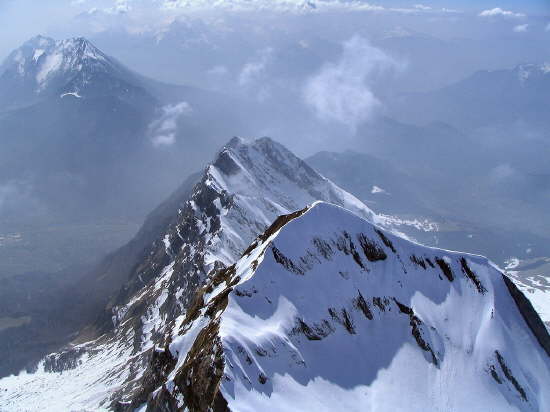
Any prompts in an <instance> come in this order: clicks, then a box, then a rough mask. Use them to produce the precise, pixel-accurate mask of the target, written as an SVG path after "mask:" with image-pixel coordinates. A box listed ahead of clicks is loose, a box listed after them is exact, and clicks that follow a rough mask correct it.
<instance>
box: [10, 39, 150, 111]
mask: <svg viewBox="0 0 550 412" xmlns="http://www.w3.org/2000/svg"><path fill="white" fill-rule="evenodd" d="M135 80H136V79H135V76H134V75H133V73H132V72H131V71H130V70H128V69H126V68H125V67H124V66H122V65H121V64H119V63H118V62H117V61H116V60H115V59H113V58H111V57H109V56H107V55H106V54H105V53H103V52H102V51H101V50H99V49H98V48H97V47H96V46H94V45H93V44H92V43H91V42H90V41H89V40H88V39H86V38H84V37H73V38H68V39H64V40H54V39H52V38H50V37H45V36H42V35H38V36H35V37H33V38H31V39H30V40H28V41H27V42H25V43H24V44H23V45H22V46H21V47H20V48H18V49H16V50H14V51H13V52H12V53H11V54H10V55H9V56H8V58H7V59H6V60H5V61H4V63H3V65H2V67H1V69H0V94H1V95H3V96H2V99H0V100H4V99H5V100H6V102H9V103H11V104H12V105H13V106H16V107H17V106H21V105H27V104H29V103H33V102H35V101H38V100H40V99H42V98H50V97H55V98H63V97H65V96H68V95H72V96H80V97H90V96H95V95H104V94H115V95H124V94H128V93H132V92H135V88H136V86H138V87H139V85H138V84H136V82H135ZM132 89H134V90H132ZM0 103H1V102H0Z"/></svg>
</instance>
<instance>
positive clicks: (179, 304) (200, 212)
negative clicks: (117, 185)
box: [0, 138, 376, 410]
mask: <svg viewBox="0 0 550 412" xmlns="http://www.w3.org/2000/svg"><path fill="white" fill-rule="evenodd" d="M197 180H198V181H197V183H196V185H195V186H194V188H193V189H192V190H190V191H189V192H190V193H191V194H190V196H189V197H187V195H185V196H186V197H184V198H182V199H179V202H178V204H179V207H177V208H176V209H175V210H174V211H173V217H172V218H171V222H170V224H169V225H168V228H167V229H166V230H165V231H163V232H162V235H161V236H159V237H158V239H157V240H156V241H155V242H154V243H153V244H152V245H150V246H149V247H148V248H147V249H146V250H145V251H144V252H143V254H141V255H143V256H144V258H143V259H141V260H139V261H137V262H134V265H135V268H134V269H133V270H132V272H131V274H130V277H129V279H128V281H127V283H126V284H125V285H124V287H123V288H122V289H121V290H120V292H119V293H118V295H117V296H115V297H114V298H113V299H112V301H111V303H110V305H109V306H108V307H107V308H106V311H105V315H104V316H103V317H102V319H103V321H102V322H101V323H100V324H99V325H97V329H99V330H101V332H102V333H103V332H104V334H103V335H102V336H100V337H99V338H98V339H97V340H94V341H90V338H89V337H88V338H81V339H80V340H79V343H78V344H77V345H74V346H73V347H71V348H68V349H67V350H66V351H63V352H61V353H58V354H53V355H52V356H51V357H49V358H48V359H46V360H44V361H42V362H41V363H40V364H39V365H38V371H37V372H36V373H30V374H28V373H22V374H20V375H19V376H17V377H9V378H6V379H3V380H0V387H6V386H7V387H9V388H10V389H9V391H8V392H9V396H8V397H7V398H5V399H2V400H1V401H0V409H1V408H2V407H8V406H9V407H10V408H11V409H15V410H24V409H25V407H27V406H26V405H33V404H36V402H39V403H41V404H44V405H48V407H50V406H49V405H52V406H51V410H60V409H61V410H67V409H71V408H91V409H94V410H96V409H100V410H101V408H104V409H107V408H109V407H110V406H112V405H115V406H116V405H119V404H120V405H123V404H125V403H124V402H127V400H128V399H129V398H132V399H135V398H136V396H137V397H139V396H143V397H144V400H146V398H147V396H148V394H149V392H148V388H149V384H148V383H147V382H144V381H142V379H146V376H144V371H145V369H146V367H147V365H148V364H149V362H150V359H151V357H152V356H153V354H154V353H155V352H154V348H155V347H157V348H158V347H162V346H164V345H165V343H166V341H167V340H168V339H171V334H172V331H177V330H178V325H180V324H181V323H182V322H183V320H184V318H185V313H186V311H187V308H188V307H189V305H190V304H191V303H192V300H193V297H194V294H195V292H196V290H197V289H198V288H200V287H201V286H202V285H203V284H204V282H205V281H206V280H207V278H208V277H209V276H210V275H211V274H213V273H216V271H217V270H219V269H221V268H223V267H226V266H228V265H231V264H233V263H234V262H235V261H236V260H237V259H238V258H239V257H240V255H241V254H242V252H243V251H244V250H245V249H246V248H247V247H248V246H249V244H250V242H252V241H253V240H254V238H255V237H256V236H257V235H258V234H260V233H262V232H263V231H264V230H265V228H266V227H268V226H269V225H270V224H271V223H272V222H273V220H274V219H275V218H277V216H279V215H282V214H287V213H291V212H292V211H295V210H299V209H302V208H303V207H304V206H306V205H307V204H311V203H312V202H315V201H317V200H324V201H327V202H331V203H335V204H338V205H340V206H342V207H345V208H347V209H349V210H353V211H354V212H355V213H357V214H358V215H360V216H362V217H364V218H366V219H373V220H376V215H375V214H374V213H373V212H372V211H371V210H370V209H369V208H367V207H366V206H365V205H364V204H362V203H361V202H360V201H359V200H358V199H356V198H355V197H354V196H352V195H350V194H349V193H347V192H345V191H344V190H342V189H340V188H339V187H338V186H336V185H334V184H333V183H332V182H330V181H329V180H328V179H326V178H324V177H323V176H321V175H319V174H318V173H317V172H315V171H314V170H313V169H312V168H311V167H309V166H308V165H307V164H306V163H305V162H303V161H302V160H301V159H299V158H297V157H296V156H295V155H293V154H292V153H291V152H290V151H288V150H287V149H286V148H284V147H283V146H281V145H280V144H278V143H276V142H274V141H272V140H271V139H269V138H262V139H258V140H256V141H253V142H246V141H244V140H242V139H240V138H234V139H232V140H231V141H230V142H229V143H228V144H227V145H226V146H225V147H224V148H223V149H222V150H221V151H220V152H219V154H218V155H217V157H216V159H215V160H214V161H213V162H212V164H210V165H209V166H208V167H206V169H205V170H204V173H203V174H202V176H201V177H200V178H198V179H197ZM184 192H185V193H187V191H184ZM141 255H140V256H141ZM99 278H100V280H99V281H104V280H102V279H101V276H100V277H99ZM83 339H85V343H82V341H83ZM80 362H82V363H80ZM50 365H53V368H52V367H50ZM51 371H54V372H58V373H59V372H63V373H62V375H58V374H57V373H50V372H51ZM38 387H47V388H48V391H40V390H38V389H36V388H38ZM83 387H85V388H87V389H86V390H81V389H82V388H83ZM77 389H78V390H77ZM66 392H68V393H69V394H67V393H66ZM60 399H62V400H63V403H61V404H60V403H58V402H59V400H60ZM2 401H4V403H2ZM120 402H122V403H120ZM18 408H19V409H18Z"/></svg>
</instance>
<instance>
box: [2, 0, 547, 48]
mask: <svg viewBox="0 0 550 412" xmlns="http://www.w3.org/2000/svg"><path fill="white" fill-rule="evenodd" d="M257 10H260V11H262V13H266V11H274V12H281V13H326V12H340V11H349V12H354V11H358V12H372V13H383V14H392V13H394V14H401V15H419V14H425V15H427V16H430V15H432V16H434V17H435V16H440V15H442V14H443V15H448V16H452V15H460V16H462V17H463V16H471V18H475V19H477V20H486V21H487V22H490V21H495V20H506V21H507V22H508V23H509V24H510V25H512V28H513V29H514V30H515V31H516V32H525V31H528V30H533V29H534V27H533V22H535V23H537V24H539V25H544V24H550V2H548V1H547V0H522V1H518V0H476V1H473V0H467V1H465V0H461V1H457V0H427V1H417V0H415V1H400V0H389V1H388V0H386V1H378V2H376V1H373V2H366V1H362V0H253V1H250V0H48V1H35V0H0V27H2V36H1V39H0V58H3V57H5V56H6V55H7V54H8V53H9V52H10V51H11V50H13V49H14V48H16V47H17V46H18V45H20V44H21V43H22V42H23V41H25V40H26V39H28V38H30V37H32V36H34V35H36V34H39V33H40V34H46V35H53V36H67V35H71V36H72V35H79V34H82V35H86V34H88V33H89V32H98V31H102V30H108V29H112V28H113V27H124V28H125V29H126V30H129V31H133V32H139V31H147V30H158V29H159V27H162V25H163V24H167V23H168V22H169V21H170V19H172V18H173V17H174V16H177V15H181V14H192V13H209V12H212V11H222V12H225V13H227V12H230V11H233V12H241V11H247V12H250V11H257ZM482 13H485V14H482ZM541 27H542V26H541ZM465 34H467V31H466V30H465Z"/></svg>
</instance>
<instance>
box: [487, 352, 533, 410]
mask: <svg viewBox="0 0 550 412" xmlns="http://www.w3.org/2000/svg"><path fill="white" fill-rule="evenodd" d="M495 355H496V357H497V360H498V363H499V365H500V368H501V369H502V372H503V373H504V376H506V379H508V380H509V381H510V382H511V383H512V385H514V388H516V390H517V391H518V393H519V394H520V396H521V398H522V399H523V400H524V401H526V400H527V395H526V393H525V389H523V388H522V387H521V385H520V384H519V382H518V381H517V379H516V378H515V377H514V375H513V374H512V371H511V370H510V368H508V365H506V362H505V361H504V357H503V356H502V355H501V354H500V352H499V351H498V350H496V351H495Z"/></svg>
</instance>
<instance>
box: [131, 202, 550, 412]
mask: <svg viewBox="0 0 550 412" xmlns="http://www.w3.org/2000/svg"><path fill="white" fill-rule="evenodd" d="M516 293H517V289H515V287H514V286H513V284H512V283H511V282H510V281H509V280H507V278H505V277H503V275H502V274H501V273H500V271H499V270H497V268H495V267H493V266H492V265H491V264H490V262H488V261H487V260H486V259H485V258H482V257H479V256H473V255H462V254H459V253H456V252H449V251H444V250H438V249H431V248H427V247H424V246H420V245H417V244H413V243H410V242H408V241H406V240H404V239H402V238H399V237H396V236H394V235H392V234H389V233H386V232H384V231H382V230H380V229H378V228H377V227H376V226H374V225H372V224H371V223H369V222H367V221H364V220H363V219H361V218H359V217H357V216H356V215H353V214H352V213H350V212H348V211H346V210H344V209H342V208H339V207H336V206H333V205H328V204H323V203H320V204H315V205H314V206H312V207H310V208H307V209H304V210H302V211H299V212H296V213H294V214H292V215H289V216H286V217H281V218H279V219H278V220H277V221H276V222H275V223H274V225H273V226H272V227H271V228H270V229H268V230H267V231H266V232H265V233H264V235H262V236H260V237H259V238H258V239H257V240H256V241H255V242H254V243H253V244H252V246H251V247H250V248H249V249H248V250H247V251H246V252H245V253H244V255H243V257H242V258H241V259H240V260H239V261H238V262H237V263H236V264H235V265H233V266H231V267H229V268H228V269H226V270H223V271H221V272H219V273H218V274H217V275H216V276H215V277H213V278H212V280H211V281H210V282H209V284H208V285H207V286H206V287H205V288H204V289H203V290H202V291H201V292H200V293H199V294H198V296H197V300H196V302H195V305H194V306H193V307H192V308H191V309H190V310H189V311H188V313H187V318H186V320H185V322H184V323H183V324H182V326H181V327H180V331H179V336H176V337H175V338H174V339H173V341H172V342H170V343H169V345H168V346H167V348H166V351H167V352H169V353H170V355H169V356H168V357H170V356H173V357H174V358H175V359H176V361H175V364H174V362H172V363H171V367H172V368H173V369H172V370H171V372H170V374H169V375H168V379H167V381H166V382H164V383H163V384H162V385H161V386H159V387H158V388H157V389H156V390H155V392H153V396H152V397H150V398H149V403H148V408H147V410H163V408H167V410H175V409H186V410H187V408H188V410H191V411H195V410H196V411H203V410H209V408H212V409H213V410H234V411H255V410H260V409H264V408H267V409H269V410H281V411H282V410H312V409H316V410H327V411H329V410H337V409H341V408H344V409H346V410H362V411H364V410H373V411H374V410H445V411H449V410H457V411H461V410H473V411H482V410H500V411H503V410H541V411H542V410H548V405H549V403H548V402H549V400H550V390H549V389H548V385H547V382H548V379H550V360H549V357H548V356H549V354H550V341H549V337H548V334H547V333H546V331H545V329H544V327H543V326H542V323H541V322H540V319H539V318H538V316H537V315H536V313H535V312H534V310H533V309H532V307H529V308H525V307H521V305H520V306H518V305H516V302H515V301H514V298H513V297H512V294H516ZM518 308H520V309H518ZM527 319H529V321H533V322H535V323H537V322H538V323H540V325H538V327H539V328H537V327H534V328H533V329H532V330H530V327H529V326H527V324H526V320H527ZM540 327H542V331H543V332H542V333H541V329H540ZM543 345H544V348H543ZM163 356H166V355H165V354H164V353H163ZM396 388H399V389H398V391H399V396H396V390H397V389H396ZM133 406H135V405H133ZM143 407H144V406H143ZM411 408H412V409H411Z"/></svg>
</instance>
